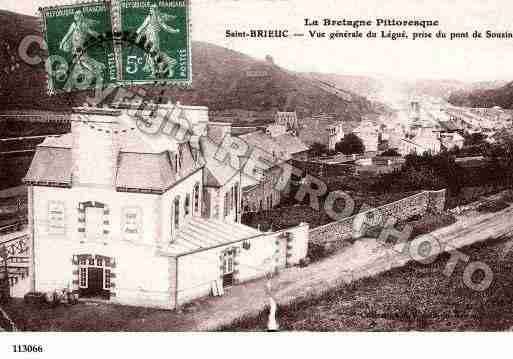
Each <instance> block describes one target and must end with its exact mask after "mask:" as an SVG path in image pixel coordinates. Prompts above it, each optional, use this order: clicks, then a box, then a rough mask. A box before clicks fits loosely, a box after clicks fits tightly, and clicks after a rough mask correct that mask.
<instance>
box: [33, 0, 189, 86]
mask: <svg viewBox="0 0 513 359" xmlns="http://www.w3.org/2000/svg"><path fill="white" fill-rule="evenodd" d="M189 6H190V5H189V1H188V0H187V1H178V0H176V1H173V0H110V1H109V0H105V1H101V2H86V3H78V4H75V5H66V6H56V7H49V8H42V9H40V13H41V23H42V29H43V35H44V37H45V40H46V42H47V45H48V61H47V63H46V71H47V75H48V90H49V93H51V94H53V93H56V92H69V91H76V90H85V89H91V88H96V87H103V86H107V85H109V84H115V85H132V84H146V83H152V84H153V83H156V82H158V83H165V84H180V85H189V84H190V83H191V80H192V70H191V38H190V8H189Z"/></svg>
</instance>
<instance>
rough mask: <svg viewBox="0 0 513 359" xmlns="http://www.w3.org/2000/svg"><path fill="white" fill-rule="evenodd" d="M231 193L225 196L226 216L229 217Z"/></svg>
mask: <svg viewBox="0 0 513 359" xmlns="http://www.w3.org/2000/svg"><path fill="white" fill-rule="evenodd" d="M229 206H230V193H229V192H226V193H225V194H224V216H225V217H226V216H228V211H229V209H230V207H229Z"/></svg>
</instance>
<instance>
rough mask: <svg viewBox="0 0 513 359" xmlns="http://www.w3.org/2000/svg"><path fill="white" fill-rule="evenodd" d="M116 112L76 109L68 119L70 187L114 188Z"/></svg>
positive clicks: (116, 146) (116, 133)
mask: <svg viewBox="0 0 513 359" xmlns="http://www.w3.org/2000/svg"><path fill="white" fill-rule="evenodd" d="M120 114H121V111H120V110H113V109H102V108H88V107H78V108H74V109H73V114H72V116H71V134H72V138H73V148H72V163H73V170H72V174H73V185H74V186H75V185H84V184H87V185H100V186H107V187H114V186H115V177H116V169H117V159H118V153H119V121H118V116H119V115H120Z"/></svg>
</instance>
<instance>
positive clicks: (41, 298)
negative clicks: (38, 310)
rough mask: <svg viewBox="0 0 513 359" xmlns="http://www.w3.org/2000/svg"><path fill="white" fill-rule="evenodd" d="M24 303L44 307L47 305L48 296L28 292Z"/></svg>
mask: <svg viewBox="0 0 513 359" xmlns="http://www.w3.org/2000/svg"><path fill="white" fill-rule="evenodd" d="M23 302H24V303H25V304H28V305H38V306H42V305H43V304H45V303H46V295H45V293H41V292H28V293H27V294H25V296H24V297H23Z"/></svg>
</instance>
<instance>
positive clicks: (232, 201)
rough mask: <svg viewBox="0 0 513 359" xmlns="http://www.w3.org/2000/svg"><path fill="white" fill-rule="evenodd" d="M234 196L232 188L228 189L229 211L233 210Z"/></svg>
mask: <svg viewBox="0 0 513 359" xmlns="http://www.w3.org/2000/svg"><path fill="white" fill-rule="evenodd" d="M234 195H235V191H234V190H233V187H232V188H230V209H231V210H233V203H234V202H235V201H234V198H233V197H234Z"/></svg>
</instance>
